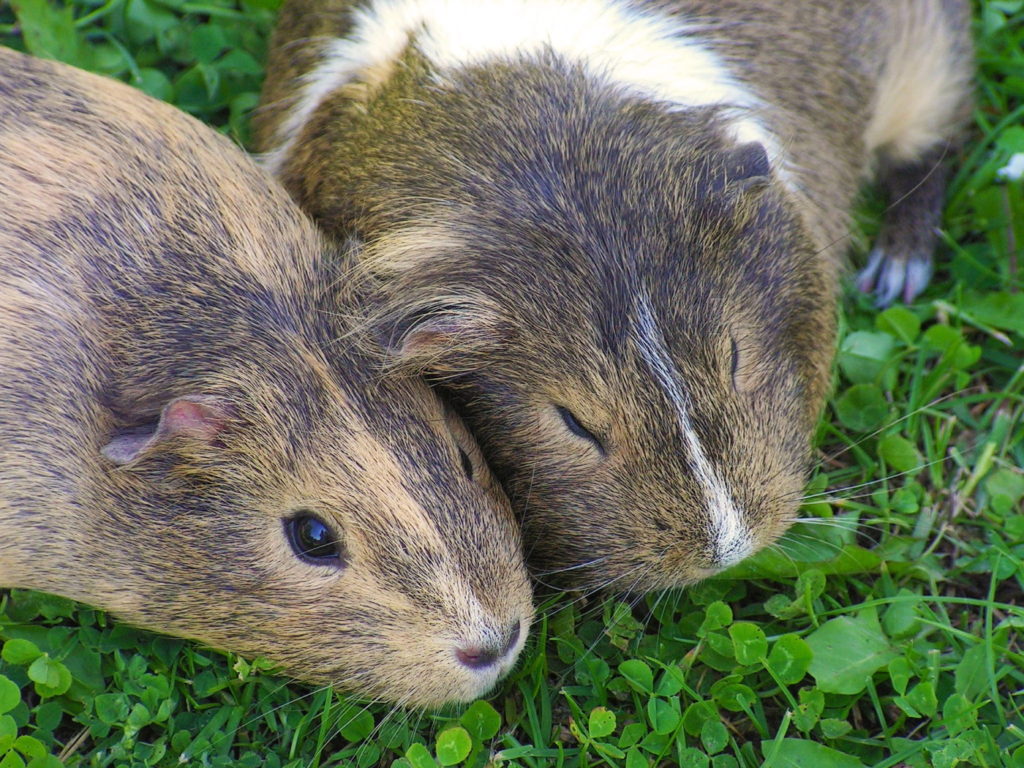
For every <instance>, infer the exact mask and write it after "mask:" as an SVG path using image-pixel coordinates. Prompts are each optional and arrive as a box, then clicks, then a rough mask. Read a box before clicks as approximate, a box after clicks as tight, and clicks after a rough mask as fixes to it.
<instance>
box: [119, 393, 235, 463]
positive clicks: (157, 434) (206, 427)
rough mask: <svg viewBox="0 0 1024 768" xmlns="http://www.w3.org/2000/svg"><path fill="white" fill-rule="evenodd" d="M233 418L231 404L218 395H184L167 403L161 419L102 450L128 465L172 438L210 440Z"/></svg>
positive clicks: (124, 434) (120, 435)
mask: <svg viewBox="0 0 1024 768" xmlns="http://www.w3.org/2000/svg"><path fill="white" fill-rule="evenodd" d="M230 418H231V408H230V406H228V404H227V403H225V402H224V401H223V400H221V399H220V398H218V397H213V396H211V395H183V396H182V397H176V398H174V399H173V400H171V401H170V402H169V403H167V405H165V406H164V409H163V411H161V413H160V420H159V421H158V422H156V423H155V424H147V425H145V426H143V427H136V428H132V429H130V430H125V431H123V432H120V433H118V434H116V435H114V436H113V437H112V438H111V440H110V442H109V443H107V444H106V445H105V446H103V448H102V449H100V453H102V454H103V455H104V456H105V457H106V458H108V459H110V460H111V461H112V462H114V463H115V464H118V465H124V464H130V463H131V462H133V461H135V460H136V459H138V458H139V457H141V456H143V455H144V454H146V453H148V452H149V451H150V450H152V449H153V448H155V447H157V446H159V445H161V444H163V443H164V442H165V441H167V440H169V439H171V438H175V437H182V438H186V439H190V440H196V441H199V442H205V443H209V442H212V441H213V440H214V439H215V438H216V437H217V435H218V434H220V432H221V430H223V429H224V426H225V424H226V423H227V421H228V419H230Z"/></svg>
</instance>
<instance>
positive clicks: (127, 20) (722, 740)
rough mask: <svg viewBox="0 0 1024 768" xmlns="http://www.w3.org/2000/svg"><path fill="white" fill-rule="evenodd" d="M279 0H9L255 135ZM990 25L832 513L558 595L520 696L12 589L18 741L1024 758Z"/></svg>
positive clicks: (1007, 2)
mask: <svg viewBox="0 0 1024 768" xmlns="http://www.w3.org/2000/svg"><path fill="white" fill-rule="evenodd" d="M275 3H276V0H240V1H239V2H237V3H236V2H230V1H228V0H109V2H98V1H94V0H74V1H73V2H72V1H70V0H69V2H67V4H65V5H62V6H53V5H49V4H47V2H46V0H17V2H15V3H14V4H13V8H12V7H11V6H8V5H5V4H4V3H3V2H2V1H0V43H3V44H5V45H10V46H13V47H16V48H21V49H26V48H27V49H28V50H31V51H34V52H36V53H39V54H45V55H50V56H53V57H56V58H61V59H64V60H67V61H70V62H71V63H74V64H78V65H80V66H84V67H86V68H90V69H95V70H97V71H100V72H104V73H107V74H111V75H114V76H116V77H120V78H122V79H125V80H126V81H128V82H131V83H134V84H135V85H138V86H139V87H141V88H143V89H144V90H146V91H148V92H149V93H151V94H153V95H156V96H158V97H159V98H163V99H166V100H168V101H171V102H173V103H176V104H178V105H180V106H181V107H183V108H184V109H186V110H188V111H189V112H191V113H193V114H195V115H197V116H199V117H200V118H202V119H203V120H206V121H207V122H210V123H212V124H213V125H216V126H218V127H219V128H220V129H222V130H225V131H227V132H229V133H230V134H231V135H233V136H234V137H235V138H236V139H238V140H239V141H240V142H242V143H244V142H245V140H246V137H247V132H246V121H247V117H246V116H247V113H248V111H249V110H250V109H251V108H252V107H253V106H254V104H255V103H256V99H257V91H258V87H259V81H260V78H261V74H262V73H261V64H260V62H261V61H262V57H263V53H264V47H265V38H266V35H267V33H268V32H269V30H270V28H271V25H272V23H273V11H274V5H275ZM976 31H977V39H978V47H979V79H978V82H979V88H978V96H979V99H978V109H977V111H976V115H975V121H974V126H973V130H972V134H971V136H970V140H969V142H968V144H967V146H966V149H965V150H964V151H963V152H962V153H961V154H960V155H959V156H958V157H957V158H955V176H954V180H953V183H952V186H951V189H950V196H949V200H950V202H949V207H948V210H947V217H946V229H945V236H944V245H943V247H942V253H941V254H940V259H941V269H940V271H939V274H938V276H937V279H936V280H935V282H934V283H933V285H932V287H931V288H930V289H929V291H928V293H927V294H926V296H925V297H924V298H923V299H922V300H921V301H919V302H918V303H916V304H915V305H913V306H911V307H909V308H903V307H897V308H894V309H890V310H888V311H886V312H882V313H879V312H877V311H876V310H874V309H873V308H872V307H871V305H870V302H869V301H868V300H867V299H866V298H865V297H862V296H858V295H855V294H854V293H853V292H852V291H848V292H847V295H846V298H845V300H844V303H843V307H842V318H843V341H842V345H841V349H840V352H839V358H838V373H837V380H836V388H835V395H834V397H833V399H832V400H831V403H830V406H829V408H828V411H827V413H826V414H825V416H824V418H823V420H822V424H821V428H820V431H819V435H818V441H817V442H818V446H819V450H820V456H821V462H820V468H819V470H818V472H817V474H816V476H815V478H814V480H813V481H812V483H811V487H810V489H809V491H808V501H807V504H806V507H805V509H804V514H805V516H807V517H809V518H813V519H814V521H813V522H808V523H803V524H799V525H797V526H795V527H794V529H793V530H792V531H791V532H790V534H789V535H787V536H786V538H785V539H784V541H783V542H782V543H781V545H780V546H779V547H778V548H777V549H776V550H774V551H768V552H765V553H762V554H761V555H759V556H757V557H756V558H754V559H753V560H751V561H749V562H747V563H743V564H741V565H740V566H738V567H737V568H736V569H734V571H732V572H731V573H730V574H727V575H726V576H723V577H721V578H718V579H715V580H712V581H709V582H707V583H705V584H702V585H700V586H699V587H697V588H694V589H691V590H688V591H686V592H684V593H680V594H662V595H649V596H646V597H644V598H643V599H640V600H639V601H638V602H637V603H635V604H625V603H622V602H617V601H614V600H609V601H605V602H601V601H586V600H576V601H575V602H574V601H573V600H572V599H571V598H561V599H556V598H551V599H549V600H548V601H547V603H548V604H547V605H546V606H545V608H546V610H545V612H544V613H543V616H542V618H541V620H540V621H539V623H538V625H537V627H536V630H535V632H534V636H533V639H532V643H531V646H530V650H529V651H528V652H527V653H525V654H524V658H523V660H522V662H521V663H520V665H519V667H518V668H517V670H516V672H515V673H514V674H513V675H512V676H511V677H510V678H509V680H508V681H507V682H506V683H505V684H504V685H503V687H502V688H501V690H499V691H498V692H496V693H495V695H494V696H492V697H491V698H490V700H489V702H490V703H477V704H474V705H473V706H472V707H469V708H468V709H466V708H462V709H461V710H457V711H450V712H445V713H410V712H402V711H392V710H390V709H388V708H386V707H381V706H363V705H361V704H360V703H358V702H356V701H351V700H349V699H348V698H346V697H345V696H343V695H340V694H337V693H334V692H332V691H329V690H310V689H307V688H305V687H303V686H300V685H287V684H286V682H285V681H282V680H280V679H278V678H275V677H273V676H272V675H271V674H269V673H268V672H267V670H266V668H265V667H264V666H263V665H260V664H258V663H257V664H255V665H251V664H250V663H247V662H246V661H243V660H242V659H240V658H238V657H236V656H233V655H231V654H224V653H220V652H217V651H212V650H209V649H205V648H202V647H199V646H197V645H194V644H191V643H187V642H183V641H179V640H174V639H170V638H165V637H161V636H158V635H153V634H149V633H146V632H140V631H136V630H134V629H131V628H128V627H125V626H119V625H117V624H115V623H114V622H112V621H111V620H110V619H109V618H108V617H107V616H106V615H104V614H103V613H101V612H98V611H95V610H92V609H90V608H86V607H82V606H77V605H74V604H72V603H70V602H68V601H66V600H62V599H59V598H55V597H51V596H45V595H39V594H34V593H29V592H11V591H6V592H0V640H2V641H4V643H3V652H2V662H0V768H15V767H19V766H22V765H25V764H27V765H30V766H57V765H60V764H63V765H67V766H137V765H159V766H177V765H183V764H188V765H197V766H253V767H254V768H255V767H256V766H302V767H303V768H307V767H310V768H316V767H317V766H337V765H355V766H360V767H361V768H368V766H372V765H390V764H396V765H398V766H401V767H402V768H408V767H409V766H415V768H428V767H429V766H434V765H436V764H438V763H440V764H442V765H467V766H472V767H473V768H477V767H479V766H482V765H484V764H486V763H488V762H489V761H490V762H492V763H495V764H507V765H515V766H523V767H524V768H541V767H542V766H544V767H546V766H567V767H570V766H572V767H575V766H581V767H583V766H600V765H608V766H620V765H621V766H626V767H627V768H640V767H641V766H647V765H657V764H662V765H665V764H671V765H681V766H695V767H696V766H713V767H714V768H730V767H732V766H757V765H762V764H767V765H770V766H772V767H773V768H792V767H793V766H808V767H810V768H817V767H818V766H823V767H827V766H840V767H842V766H860V765H871V766H878V767H879V768H883V767H884V766H904V765H906V766H915V767H916V766H922V767H923V766H934V768H950V767H951V766H954V765H971V766H998V765H1017V766H1024V647H1022V642H1021V631H1020V630H1021V627H1022V626H1024V609H1022V607H1021V606H1022V603H1024V502H1022V499H1024V472H1022V470H1021V467H1022V466H1024V439H1022V437H1024V419H1022V418H1021V415H1022V412H1024V367H1022V366H1024V354H1022V352H1024V294H1022V293H1020V292H1019V291H1020V289H1021V281H1020V275H1019V271H1018V262H1019V259H1020V248H1021V243H1024V183H1022V182H1015V183H1004V182H1002V181H1000V180H999V179H998V178H997V175H996V171H997V169H999V168H1000V167H1002V166H1003V165H1005V163H1006V162H1007V160H1008V159H1009V157H1010V156H1011V154H1013V153H1015V152H1024V127H1022V124H1024V0H1002V1H997V0H979V1H978V3H977V14H976ZM873 211H874V208H873V207H872V206H871V205H870V203H866V204H865V207H864V210H863V211H862V214H861V216H860V217H859V223H860V226H859V229H860V230H862V234H863V235H864V237H858V238H855V239H856V240H857V241H858V242H863V241H866V236H867V234H869V233H870V232H871V230H872V229H873V227H874V226H875V224H876V217H875V215H874V213H873ZM855 250H856V249H855Z"/></svg>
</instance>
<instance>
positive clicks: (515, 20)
mask: <svg viewBox="0 0 1024 768" xmlns="http://www.w3.org/2000/svg"><path fill="white" fill-rule="evenodd" d="M698 31H699V27H698V26H696V25H687V24H685V23H683V22H681V21H680V20H679V19H678V18H672V17H669V16H667V15H664V14H658V13H653V12H641V11H639V10H635V9H630V8H628V7H626V5H625V4H623V3H617V2H614V0H565V1H564V2H552V0H492V1H489V2H486V3H485V2H481V1H480V0H378V2H375V3H372V4H371V5H370V6H368V7H366V8H362V9H359V10H357V11H355V12H354V24H353V30H352V33H351V34H350V35H349V37H347V38H344V39H335V40H330V41H328V42H327V43H326V44H325V45H324V51H323V60H322V61H321V63H320V65H319V66H318V67H317V68H316V69H314V70H313V71H312V72H310V73H309V74H308V75H306V76H305V77H304V78H303V79H304V81H305V85H304V86H303V89H302V93H301V95H300V96H299V99H298V101H297V103H296V106H295V108H294V109H293V110H292V111H291V113H290V114H289V115H288V117H287V118H286V119H285V120H284V121H283V122H282V124H281V127H280V129H279V131H278V139H279V141H280V142H281V145H280V146H279V147H278V148H277V149H275V150H274V151H272V152H269V153H267V154H266V155H265V156H264V158H263V164H264V165H265V167H267V168H268V170H270V171H271V172H274V173H276V172H278V171H279V170H280V166H281V164H282V163H283V161H284V159H285V157H287V154H288V152H289V151H290V149H291V145H292V143H293V142H294V141H295V139H296V137H297V136H298V134H299V131H300V129H301V128H302V126H303V125H304V124H305V122H306V121H307V120H308V119H309V117H310V116H311V115H312V113H313V112H314V111H315V109H316V107H317V105H318V104H319V103H320V102H321V101H322V100H323V99H324V98H325V97H326V96H327V95H329V94H330V93H332V92H333V91H335V90H336V89H338V88H339V87H341V86H343V85H345V84H347V83H349V82H352V81H354V80H360V79H362V78H365V77H366V75H367V73H373V72H378V73H379V72H381V71H387V69H388V66H389V64H390V62H392V61H393V60H394V59H396V58H397V57H398V56H399V55H400V54H401V52H402V50H403V49H404V48H405V46H406V45H408V42H409V39H410V36H411V35H413V34H415V35H416V46H417V49H418V50H419V51H420V53H422V55H423V56H424V57H426V59H427V60H428V61H430V62H431V63H432V64H433V65H434V67H435V69H436V70H437V71H438V72H439V73H440V75H439V79H441V80H442V81H443V74H444V71H445V70H451V69H457V68H459V67H463V66H469V65H474V64H480V63H482V62H485V61H488V60H494V59H502V58H509V57H512V56H516V55H519V56H521V55H524V54H525V55H531V54H540V53H542V52H543V51H545V50H548V49H550V50H552V51H554V52H555V53H557V54H559V55H561V56H563V57H565V58H566V59H568V60H570V61H574V62H580V63H583V64H585V65H586V66H587V68H588V69H589V70H590V71H591V73H592V74H593V75H594V76H595V77H600V78H602V79H604V80H605V81H607V82H608V83H612V84H616V85H619V86H622V87H625V88H627V89H629V90H632V91H634V92H636V93H637V94H639V95H641V96H644V97H646V98H650V99H654V100H657V101H663V102H667V103H670V104H676V105H678V106H679V107H681V108H688V107H701V106H710V105H723V106H727V107H730V108H732V110H733V117H732V120H731V121H730V124H729V127H730V129H731V131H732V134H733V138H734V139H735V140H736V141H737V142H749V141H757V142H760V143H761V144H762V145H764V147H765V148H766V149H767V151H768V154H769V157H770V158H771V159H772V160H773V167H775V168H776V170H777V171H778V172H779V175H780V177H781V179H782V180H783V181H784V182H785V181H787V179H786V172H785V162H784V160H785V158H784V157H783V155H782V151H781V148H780V147H779V142H778V141H777V140H776V138H775V137H774V136H773V135H772V134H771V132H770V131H769V130H768V129H767V128H766V127H765V126H764V125H762V124H761V123H760V122H759V121H758V120H757V119H755V117H753V116H752V115H753V114H755V113H756V112H757V111H758V110H759V109H760V108H761V106H762V105H761V103H760V102H759V101H758V99H757V98H756V97H755V96H754V95H753V94H752V93H751V92H750V91H748V90H746V89H745V88H743V87H742V86H741V85H740V84H738V83H737V82H736V81H735V80H734V79H733V77H732V76H731V75H730V73H729V72H728V70H727V69H726V67H725V66H724V65H723V64H722V63H721V62H720V61H719V60H718V58H717V57H716V56H715V55H714V54H713V53H712V52H711V51H710V50H708V49H707V48H705V47H704V46H702V45H701V44H700V43H698V42H696V41H695V40H694V39H693V38H684V37H681V35H683V34H684V33H695V32H698Z"/></svg>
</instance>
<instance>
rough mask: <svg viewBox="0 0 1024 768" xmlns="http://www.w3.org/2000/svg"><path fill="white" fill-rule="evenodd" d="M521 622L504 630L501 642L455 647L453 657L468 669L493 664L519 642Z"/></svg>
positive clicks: (482, 667)
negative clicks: (503, 637)
mask: <svg viewBox="0 0 1024 768" xmlns="http://www.w3.org/2000/svg"><path fill="white" fill-rule="evenodd" d="M521 627H522V622H520V621H517V622H516V623H515V624H513V625H512V626H511V627H509V629H508V630H507V631H506V632H505V639H504V641H503V642H501V644H500V645H499V644H498V643H495V644H494V645H488V646H483V647H481V646H479V645H470V646H467V647H465V648H456V649H455V658H457V659H458V660H459V663H460V664H464V665H465V666H467V667H469V668H470V669H484V668H485V667H489V666H491V665H492V664H494V663H495V662H496V661H498V660H499V659H502V658H504V657H505V656H508V654H509V652H510V651H511V650H512V649H513V648H515V647H516V643H517V642H519V633H520V631H521V629H520V628H521Z"/></svg>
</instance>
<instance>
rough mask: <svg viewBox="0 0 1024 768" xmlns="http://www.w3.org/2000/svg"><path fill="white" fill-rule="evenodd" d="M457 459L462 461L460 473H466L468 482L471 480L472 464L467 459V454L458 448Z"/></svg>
mask: <svg viewBox="0 0 1024 768" xmlns="http://www.w3.org/2000/svg"><path fill="white" fill-rule="evenodd" d="M459 458H460V459H461V460H462V471H463V472H465V473H466V477H468V478H469V479H470V480H472V479H473V462H472V461H470V459H469V454H468V453H466V452H465V451H464V450H462V449H461V448H459Z"/></svg>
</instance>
